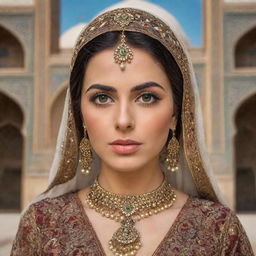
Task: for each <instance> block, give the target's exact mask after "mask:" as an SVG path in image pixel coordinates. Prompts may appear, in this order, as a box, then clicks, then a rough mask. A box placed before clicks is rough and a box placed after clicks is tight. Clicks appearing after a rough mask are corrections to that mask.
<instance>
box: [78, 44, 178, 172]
mask: <svg viewBox="0 0 256 256" xmlns="http://www.w3.org/2000/svg"><path fill="white" fill-rule="evenodd" d="M132 50H133V53H134V58H133V60H132V62H131V63H130V64H127V66H126V69H125V71H121V69H120V67H119V65H118V64H116V63H115V62H114V58H113V54H114V50H113V49H107V50H104V51H101V52H99V53H97V54H96V55H95V56H94V57H92V58H91V59H90V61H89V63H88V65H87V67H86V70H85V78H84V82H83V90H82V96H81V111H82V116H83V121H84V124H85V126H86V129H87V133H88V136H89V140H90V143H91V145H92V147H93V149H94V150H95V152H96V153H97V154H98V156H99V157H100V159H101V164H102V168H104V166H105V167H107V168H111V169H113V170H118V171H135V170H138V169H140V168H145V167H146V166H147V165H149V166H150V164H152V161H159V153H160V151H161V150H162V148H163V147H164V145H165V143H166V140H167V137H168V132H169V129H173V128H174V127H175V117H174V104H173V97H172V92H171V87H170V83H169V81H168V78H167V76H166V74H165V72H164V70H163V68H162V66H161V65H160V63H159V62H157V61H156V60H155V59H154V58H153V57H152V56H151V55H150V54H148V53H147V52H146V51H144V50H142V49H137V48H133V49H132ZM116 140H121V141H116ZM123 140H133V141H136V142H137V144H136V143H135V144H136V145H134V144H133V142H129V141H123ZM124 143H126V144H128V145H122V144H124Z"/></svg>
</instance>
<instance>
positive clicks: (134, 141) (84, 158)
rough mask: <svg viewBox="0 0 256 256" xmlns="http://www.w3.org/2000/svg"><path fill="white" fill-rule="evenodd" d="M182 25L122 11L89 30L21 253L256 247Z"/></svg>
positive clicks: (238, 251) (232, 251)
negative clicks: (236, 204) (218, 176)
mask: <svg viewBox="0 0 256 256" xmlns="http://www.w3.org/2000/svg"><path fill="white" fill-rule="evenodd" d="M171 25H173V24H170V26H168V25H166V24H165V23H164V22H163V21H162V20H160V19H159V18H157V17H155V16H153V15H152V14H150V13H148V12H145V11H143V10H139V9H133V8H121V9H115V10H111V11H108V12H105V13H103V14H102V15H100V16H98V17H97V18H95V19H94V20H93V21H92V22H91V23H90V24H89V25H88V26H87V27H86V28H85V29H84V30H83V31H82V33H81V35H80V37H79V38H78V41H77V43H76V47H75V50H74V55H73V58H72V63H71V76H70V88H69V90H68V92H67V98H66V102H65V109H64V113H63V118H62V123H61V128H60V132H59V137H58V145H57V151H56V155H55V158H54V162H53V166H52V169H51V175H50V185H49V187H48V189H47V191H46V192H45V193H43V194H42V195H41V196H39V197H38V198H37V199H36V201H35V202H34V203H33V204H31V206H30V207H29V209H27V210H26V212H25V213H24V215H23V217H22V220H21V223H20V226H19V230H18V233H17V236H16V239H15V242H14V245H13V249H12V253H11V255H94V256H95V255H117V256H123V255H126V256H128V255H140V256H141V255H147V256H148V255H247V256H248V255H253V252H252V249H251V246H250V244H249V241H248V239H247V237H246V234H245V232H244V230H243V228H242V226H241V224H240V222H239V221H238V219H237V217H236V216H235V215H234V214H233V213H232V212H231V210H230V209H228V208H227V207H225V206H223V205H222V204H220V201H221V199H220V195H219V192H218V191H217V189H216V186H215V183H214V181H213V178H212V177H211V175H210V171H209V167H207V165H206V156H205V155H203V152H204V151H203V138H202V132H200V131H202V130H201V129H202V128H201V119H200V116H201V114H200V111H199V106H198V96H197V94H196V82H195V78H194V73H193V69H192V65H191V63H190V61H189V60H188V58H187V55H186V52H185V49H184V47H183V46H182V43H181V41H180V39H179V38H178V36H179V35H178V33H177V31H176V32H174V30H175V27H171ZM176 29H177V27H176ZM92 152H93V155H92ZM78 160H79V161H78ZM79 162H80V163H79ZM80 169H81V171H80ZM83 174H85V175H84V176H83Z"/></svg>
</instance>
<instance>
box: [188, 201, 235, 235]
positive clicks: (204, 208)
mask: <svg viewBox="0 0 256 256" xmlns="http://www.w3.org/2000/svg"><path fill="white" fill-rule="evenodd" d="M184 208H185V209H184V211H185V212H186V214H185V216H187V217H188V216H190V218H191V217H193V218H194V219H195V220H197V221H195V223H198V225H200V226H204V227H207V226H208V227H209V226H211V225H214V226H215V227H216V230H218V231H221V230H222V229H223V227H224V226H225V225H226V224H227V223H228V222H230V220H231V219H233V220H234V219H236V216H235V214H234V213H233V211H232V210H231V209H230V208H228V207H227V206H224V205H222V204H221V203H218V202H213V201H209V200H205V199H200V198H193V197H190V198H188V202H187V203H186V204H185V206H184Z"/></svg>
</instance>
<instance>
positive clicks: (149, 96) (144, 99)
mask: <svg viewBox="0 0 256 256" xmlns="http://www.w3.org/2000/svg"><path fill="white" fill-rule="evenodd" d="M139 99H141V100H139ZM138 100H139V101H140V102H141V103H143V104H152V103H155V102H157V101H158V100H160V98H159V97H157V96H156V95H155V94H153V93H151V92H147V93H143V94H142V95H140V96H139V97H138Z"/></svg>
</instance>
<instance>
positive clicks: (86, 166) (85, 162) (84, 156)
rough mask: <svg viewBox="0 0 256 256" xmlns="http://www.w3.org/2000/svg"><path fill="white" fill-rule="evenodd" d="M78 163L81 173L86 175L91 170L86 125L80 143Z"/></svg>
mask: <svg viewBox="0 0 256 256" xmlns="http://www.w3.org/2000/svg"><path fill="white" fill-rule="evenodd" d="M79 148H80V152H81V157H80V160H79V162H80V164H81V166H82V170H81V173H82V174H86V175H88V174H89V173H90V171H91V162H92V152H91V145H90V142H89V140H88V139H87V137H86V127H85V126H84V137H83V138H82V140H81V142H80V145H79Z"/></svg>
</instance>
